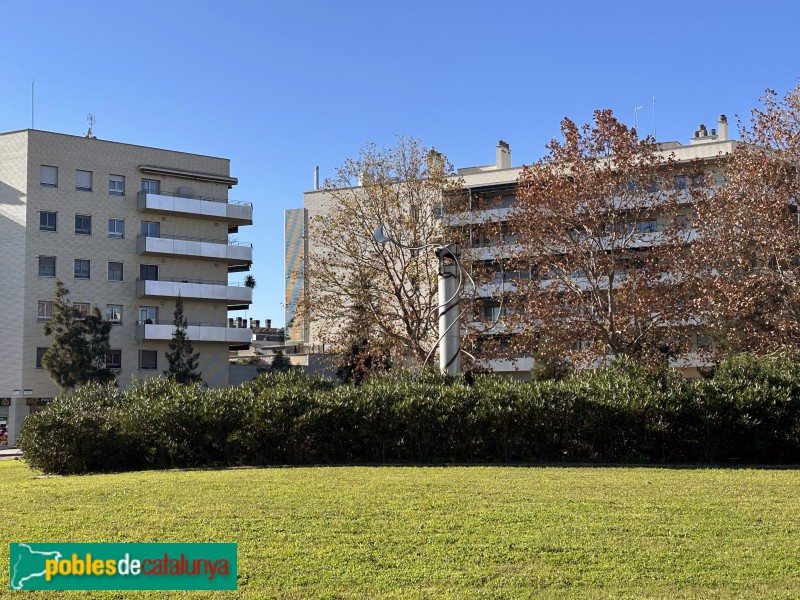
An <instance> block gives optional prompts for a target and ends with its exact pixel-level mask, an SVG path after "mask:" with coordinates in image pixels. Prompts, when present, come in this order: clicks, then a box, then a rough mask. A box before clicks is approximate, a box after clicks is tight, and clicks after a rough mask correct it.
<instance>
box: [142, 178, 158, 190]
mask: <svg viewBox="0 0 800 600" xmlns="http://www.w3.org/2000/svg"><path fill="white" fill-rule="evenodd" d="M142 191H143V192H144V193H145V194H160V193H161V182H160V181H159V180H158V179H142Z"/></svg>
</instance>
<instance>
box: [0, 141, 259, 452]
mask: <svg viewBox="0 0 800 600" xmlns="http://www.w3.org/2000/svg"><path fill="white" fill-rule="evenodd" d="M236 183H237V179H236V178H234V177H231V175H230V161H229V160H228V159H224V158H215V157H211V156H202V155H197V154H188V153H184V152H174V151H170V150H161V149H157V148H148V147H144V146H135V145H131V144H122V143H117V142H109V141H105V140H99V139H96V138H95V137H92V136H90V135H87V136H86V137H79V136H72V135H64V134H59V133H50V132H45V131H38V130H32V129H27V130H21V131H12V132H8V133H2V134H0V240H2V248H3V255H4V256H5V260H3V261H2V263H0V280H2V281H3V285H2V287H0V304H2V305H3V306H4V308H5V310H4V311H3V314H2V316H0V335H1V336H2V344H0V422H2V421H3V420H7V421H8V429H9V443H10V444H12V445H13V443H14V441H15V439H16V436H17V435H18V433H19V428H20V427H21V424H22V420H23V419H24V417H25V415H27V414H28V413H29V412H31V411H35V410H38V409H39V408H40V407H42V406H45V405H46V404H47V403H48V402H49V400H50V399H52V398H53V397H54V396H56V395H58V393H59V390H58V387H57V386H56V385H55V384H54V383H53V382H52V380H51V379H50V378H49V376H48V374H47V372H46V370H45V369H43V368H42V366H41V357H42V355H43V353H44V351H45V350H46V349H47V347H48V346H49V345H50V343H51V340H50V339H49V338H48V337H47V336H45V335H44V332H43V325H44V323H45V322H46V321H47V320H48V319H49V318H50V316H51V314H52V298H53V296H54V291H55V282H56V279H60V280H61V281H62V282H64V284H65V286H66V287H67V288H68V289H69V291H70V296H69V298H70V300H71V301H72V302H73V303H75V304H77V305H79V307H80V309H81V310H82V311H90V310H92V308H93V307H95V306H96V307H98V308H99V310H100V312H101V313H102V314H104V315H105V317H106V319H108V320H109V321H111V322H112V323H113V325H114V326H113V327H112V330H111V337H110V342H111V350H110V352H109V353H108V355H107V357H106V362H107V365H108V366H109V368H111V369H113V370H114V371H115V372H116V373H117V383H118V385H119V386H120V387H121V388H125V387H127V386H129V385H130V384H131V382H132V381H133V380H134V379H136V378H141V377H151V376H158V375H160V374H161V373H162V371H163V370H164V369H165V368H166V367H167V363H166V358H165V355H164V352H165V351H166V349H167V346H168V343H169V341H170V339H171V338H172V332H173V326H172V318H173V312H174V310H175V301H176V299H177V297H178V296H179V295H180V296H181V297H182V298H183V301H184V315H185V318H186V319H187V321H188V324H189V325H188V336H189V338H190V339H191V341H192V343H193V344H194V348H195V351H196V352H199V353H200V358H199V369H198V370H199V371H200V372H201V373H202V377H203V380H204V381H205V382H206V383H207V384H208V385H210V386H225V385H228V346H229V345H230V344H240V343H247V342H249V341H250V329H249V328H248V327H245V326H243V325H244V324H245V323H243V321H242V320H241V319H231V318H229V316H228V311H229V310H236V309H244V308H247V307H248V306H249V305H250V303H251V301H252V290H251V289H250V288H247V287H245V286H243V285H242V284H241V283H232V282H233V281H234V280H235V279H238V280H239V281H240V282H241V280H242V279H243V277H237V276H235V275H234V276H233V277H232V278H231V282H229V273H240V272H243V271H247V270H249V268H250V265H251V263H252V247H251V246H250V245H249V244H244V243H239V242H238V241H237V240H235V239H233V238H232V237H229V235H231V234H232V235H235V234H237V233H238V228H239V227H241V226H244V225H252V223H253V208H252V205H251V204H249V203H242V202H233V201H230V200H228V190H229V189H230V188H231V187H232V186H234V185H236Z"/></svg>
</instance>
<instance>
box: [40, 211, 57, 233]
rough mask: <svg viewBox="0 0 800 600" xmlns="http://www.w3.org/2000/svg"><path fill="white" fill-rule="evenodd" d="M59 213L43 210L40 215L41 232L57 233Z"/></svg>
mask: <svg viewBox="0 0 800 600" xmlns="http://www.w3.org/2000/svg"><path fill="white" fill-rule="evenodd" d="M57 216H58V213H55V212H51V211H47V210H43V211H42V212H40V213H39V231H55V230H56V222H57Z"/></svg>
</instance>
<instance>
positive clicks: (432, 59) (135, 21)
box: [0, 0, 800, 325]
mask: <svg viewBox="0 0 800 600" xmlns="http://www.w3.org/2000/svg"><path fill="white" fill-rule="evenodd" d="M493 7H502V10H498V9H497V8H493ZM2 16H3V21H4V23H5V26H4V27H3V31H2V34H1V35H0V86H1V87H0V131H8V130H13V129H22V128H25V127H29V126H30V84H31V80H32V79H35V80H36V127H37V128H38V129H45V130H50V131H58V132H62V133H70V134H79V135H80V134H83V133H84V132H85V130H86V115H87V113H90V112H91V113H94V114H95V116H96V118H97V122H96V124H95V128H94V131H95V134H96V135H97V136H98V137H100V138H102V139H107V140H113V141H119V142H127V143H132V144H142V145H147V146H158V147H163V148H169V149H173V150H182V151H187V152H198V153H202V154H211V155H215V156H224V157H228V158H230V159H231V170H232V174H233V175H234V176H236V177H238V178H239V182H240V183H239V185H238V186H236V187H235V188H234V189H233V190H232V191H231V198H232V199H235V200H246V201H251V202H253V204H254V207H255V225H253V226H252V227H246V228H242V230H241V232H240V234H239V238H240V239H241V240H242V241H252V242H253V243H254V245H255V265H254V268H253V271H252V272H253V274H254V275H255V277H256V279H257V281H258V287H257V288H256V292H255V302H254V304H253V306H252V307H251V309H250V311H249V313H248V315H249V316H250V317H253V318H261V319H265V318H271V319H272V320H273V323H274V324H276V325H281V324H282V323H283V307H282V302H283V278H284V274H283V211H284V209H286V208H296V207H299V206H302V194H303V192H304V191H306V190H308V189H309V188H311V186H312V184H313V171H314V166H315V165H319V166H320V172H321V176H322V178H323V179H324V178H326V177H330V176H332V175H333V174H334V169H335V168H336V166H337V165H339V164H341V163H342V162H343V161H344V160H345V159H346V158H348V157H353V156H355V155H356V154H357V153H358V150H359V149H360V148H361V147H362V146H364V145H365V144H367V143H368V142H376V143H378V144H387V145H388V144H391V143H392V142H393V139H394V134H396V133H403V134H406V135H410V136H414V137H418V138H421V139H422V140H423V142H424V143H425V144H426V145H428V146H435V147H436V148H437V149H439V150H441V151H443V152H444V153H445V154H447V156H448V157H449V158H450V160H451V161H452V162H453V164H454V165H455V166H457V167H458V166H472V165H478V164H488V163H491V162H493V161H494V147H495V145H496V143H497V140H499V139H503V140H506V141H507V142H509V143H510V144H511V150H512V157H513V163H514V164H515V165H519V164H522V163H530V162H533V161H534V160H536V159H537V158H538V157H540V156H541V155H542V153H543V152H544V145H545V143H546V142H547V141H548V140H549V139H550V138H552V137H553V136H555V135H557V134H558V126H559V121H560V120H561V119H562V118H563V117H564V116H569V117H571V118H573V119H574V120H576V121H579V122H584V121H586V120H589V119H590V118H591V114H592V111H593V110H594V109H597V108H612V109H614V111H615V112H616V113H617V115H618V117H620V118H621V119H622V120H623V121H626V122H628V123H629V124H633V107H634V106H644V107H645V108H644V109H643V110H642V111H641V112H640V113H639V115H640V116H639V129H640V130H642V131H644V132H650V130H651V128H652V110H651V107H652V98H653V97H654V96H655V98H656V119H657V131H658V138H659V139H660V140H673V139H677V140H680V141H683V142H686V141H687V140H688V138H689V136H690V135H691V132H692V131H694V130H695V129H696V128H697V125H698V124H699V123H701V122H703V123H706V124H707V126H708V127H709V128H710V127H712V126H715V123H716V118H717V116H718V115H719V114H720V113H725V114H727V115H728V116H729V118H730V119H731V122H732V125H733V123H734V121H733V117H734V115H736V114H741V115H743V116H745V115H747V114H748V113H749V110H750V109H751V108H752V107H754V106H755V105H756V104H757V101H758V98H759V96H760V95H761V94H762V93H763V91H764V89H765V88H767V87H771V88H775V89H777V90H779V91H781V92H782V91H785V90H786V89H787V88H788V87H790V86H792V85H795V84H796V82H797V78H798V77H800V60H798V59H799V58H800V36H798V35H797V23H798V22H800V4H798V3H796V2H791V1H787V2H736V1H729V2H696V1H695V2H682V1H673V2H647V1H645V0H641V1H638V2H624V3H623V2H610V1H603V2H595V1H588V0H587V1H585V2H569V1H560V2H545V1H542V2H531V1H519V2H517V1H505V2H499V3H489V2H476V1H466V0H461V1H451V2H444V1H436V0H427V1H422V0H403V1H402V2H400V1H394V2H393V1H391V0H382V1H376V0H371V1H367V0H363V1H355V0H330V1H325V2H323V1H317V2H310V1H309V2H303V1H288V0H284V1H283V2H237V1H228V2H220V1H218V2H207V1H203V0H193V1H192V2H189V1H184V2H177V1H168V0H161V1H160V2H152V1H149V0H146V1H137V2H113V1H104V2H81V1H79V0H76V1H74V2H55V1H52V2H37V1H35V0H29V1H27V2H22V1H15V2H6V3H4V5H3V9H2ZM733 129H734V127H732V131H733ZM241 275H242V274H237V275H236V276H235V277H236V278H241Z"/></svg>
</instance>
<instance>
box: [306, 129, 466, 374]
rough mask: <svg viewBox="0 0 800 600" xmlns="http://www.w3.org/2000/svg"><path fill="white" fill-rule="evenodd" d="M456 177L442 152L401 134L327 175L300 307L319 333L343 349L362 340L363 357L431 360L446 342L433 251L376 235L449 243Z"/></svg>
mask: <svg viewBox="0 0 800 600" xmlns="http://www.w3.org/2000/svg"><path fill="white" fill-rule="evenodd" d="M449 175H451V169H450V167H449V166H448V165H447V163H446V161H445V159H444V157H443V156H442V155H441V154H439V153H437V152H435V151H433V150H428V149H426V148H424V147H423V146H422V145H421V143H420V142H419V141H417V140H413V139H407V138H403V137H398V139H397V144H396V145H395V146H394V147H392V148H377V147H375V146H374V145H369V146H367V147H366V148H364V149H363V150H362V151H361V153H360V155H359V157H358V158H356V159H353V160H348V161H347V162H346V163H345V165H344V166H343V167H341V168H340V169H338V172H337V176H336V178H335V179H333V180H330V181H326V182H325V186H324V196H323V198H322V200H321V201H322V202H324V203H325V205H326V207H325V209H324V210H321V211H320V212H319V214H317V215H316V216H314V215H312V217H311V219H310V222H309V230H310V233H309V235H310V239H311V240H312V244H311V247H310V249H309V260H308V263H307V265H306V267H305V268H306V271H305V274H306V276H307V282H308V291H307V294H306V298H305V299H304V306H301V307H300V311H301V312H303V313H305V314H307V315H308V316H309V317H310V318H311V320H312V322H313V326H312V327H313V328H314V330H315V332H316V337H317V339H320V341H323V342H327V343H332V344H333V345H335V346H337V347H339V348H340V349H342V350H344V349H347V348H351V347H352V346H353V345H358V346H359V347H360V348H361V350H362V351H363V354H364V356H370V357H375V356H392V357H394V358H395V359H400V360H401V361H407V362H409V363H410V364H415V363H416V364H419V363H421V362H422V361H423V360H424V359H425V357H426V355H427V353H428V351H429V350H430V348H431V347H432V346H433V344H434V343H435V342H436V339H437V335H436V332H437V315H436V306H437V263H436V260H435V257H434V255H433V252H432V251H431V250H429V249H421V250H409V249H404V248H401V247H399V246H398V245H396V244H393V243H386V244H381V243H378V242H377V241H376V240H375V237H374V232H375V229H376V227H377V226H379V225H380V226H382V227H383V231H384V232H385V233H386V234H387V235H389V236H390V237H391V238H393V239H394V240H396V241H397V242H399V243H400V244H401V245H404V246H409V247H414V248H421V247H424V246H425V245H426V244H430V243H431V242H434V241H436V240H440V239H441V238H442V223H441V219H440V215H441V202H442V198H443V195H447V194H450V193H452V192H453V191H454V190H457V189H458V183H457V181H455V180H454V178H450V177H448V176H449ZM365 341H366V342H368V347H364V342H365ZM376 362H380V361H376Z"/></svg>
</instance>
